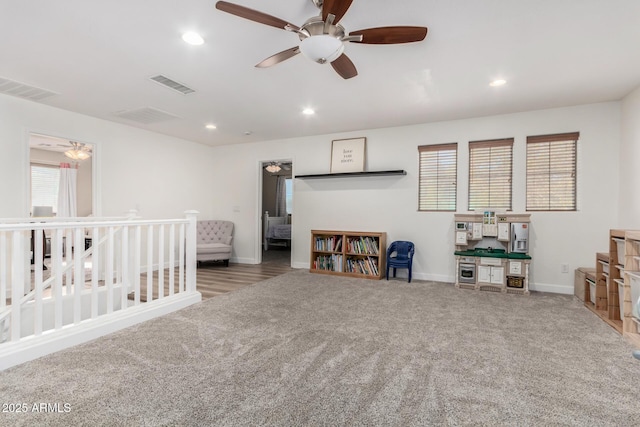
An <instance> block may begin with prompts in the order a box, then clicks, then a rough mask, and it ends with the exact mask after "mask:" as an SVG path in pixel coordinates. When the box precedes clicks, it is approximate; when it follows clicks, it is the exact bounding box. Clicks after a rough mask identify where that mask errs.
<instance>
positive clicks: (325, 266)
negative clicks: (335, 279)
mask: <svg viewBox="0 0 640 427" xmlns="http://www.w3.org/2000/svg"><path fill="white" fill-rule="evenodd" d="M342 264H343V262H342V255H340V254H333V255H318V256H317V257H316V260H315V261H314V262H313V268H314V269H315V270H327V271H342Z"/></svg>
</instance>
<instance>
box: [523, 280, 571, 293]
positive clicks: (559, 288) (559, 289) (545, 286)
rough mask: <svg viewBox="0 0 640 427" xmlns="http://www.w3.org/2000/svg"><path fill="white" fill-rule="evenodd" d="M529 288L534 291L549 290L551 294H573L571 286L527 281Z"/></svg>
mask: <svg viewBox="0 0 640 427" xmlns="http://www.w3.org/2000/svg"><path fill="white" fill-rule="evenodd" d="M529 290H530V291H535V292H549V293H552V294H566V295H573V286H566V285H555V284H550V283H531V282H530V283H529Z"/></svg>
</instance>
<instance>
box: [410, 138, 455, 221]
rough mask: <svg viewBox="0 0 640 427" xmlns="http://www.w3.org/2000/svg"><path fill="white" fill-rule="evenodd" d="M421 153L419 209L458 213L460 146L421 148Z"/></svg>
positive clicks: (419, 150) (440, 145) (428, 146)
mask: <svg viewBox="0 0 640 427" xmlns="http://www.w3.org/2000/svg"><path fill="white" fill-rule="evenodd" d="M418 152H419V154H420V165H419V168H420V170H419V173H420V176H419V183H418V210H420V211H455V210H456V188H457V185H456V184H457V182H456V180H457V169H458V167H457V165H458V163H457V162H458V144H457V143H452V144H438V145H422V146H420V147H418Z"/></svg>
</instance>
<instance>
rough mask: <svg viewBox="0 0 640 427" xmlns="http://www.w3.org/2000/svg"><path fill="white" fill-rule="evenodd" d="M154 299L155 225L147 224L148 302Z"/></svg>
mask: <svg viewBox="0 0 640 427" xmlns="http://www.w3.org/2000/svg"><path fill="white" fill-rule="evenodd" d="M151 301H153V225H148V226H147V302H151Z"/></svg>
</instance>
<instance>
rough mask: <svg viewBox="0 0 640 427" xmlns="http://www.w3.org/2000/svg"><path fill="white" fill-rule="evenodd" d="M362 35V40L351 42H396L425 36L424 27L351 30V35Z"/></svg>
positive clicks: (419, 38)
mask: <svg viewBox="0 0 640 427" xmlns="http://www.w3.org/2000/svg"><path fill="white" fill-rule="evenodd" d="M360 35H361V36H362V41H353V43H366V44H398V43H411V42H419V41H421V40H424V38H425V37H426V36H427V28H426V27H402V26H401V27H378V28H368V29H366V30H359V31H352V32H351V33H349V37H351V36H360Z"/></svg>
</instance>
